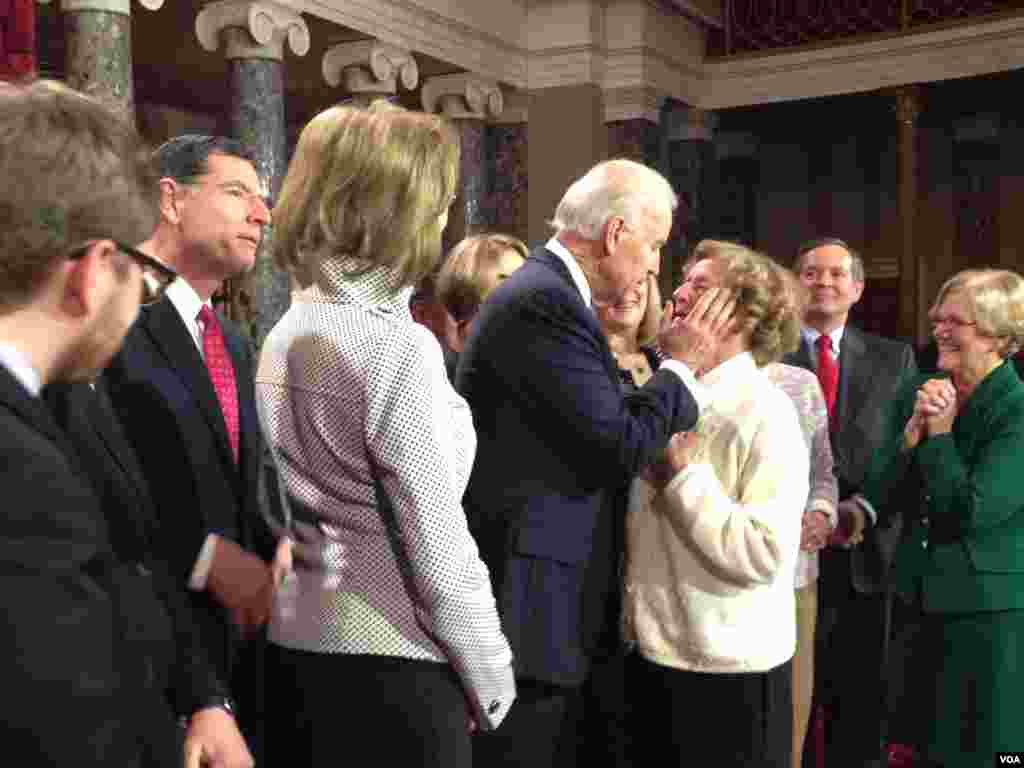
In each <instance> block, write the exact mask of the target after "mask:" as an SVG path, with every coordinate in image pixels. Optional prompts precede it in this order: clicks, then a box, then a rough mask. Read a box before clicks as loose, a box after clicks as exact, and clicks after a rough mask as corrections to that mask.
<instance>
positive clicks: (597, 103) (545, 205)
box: [527, 85, 608, 245]
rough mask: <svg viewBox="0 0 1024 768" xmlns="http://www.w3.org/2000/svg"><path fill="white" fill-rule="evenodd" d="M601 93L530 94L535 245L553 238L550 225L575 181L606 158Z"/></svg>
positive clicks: (530, 214) (579, 88) (586, 88)
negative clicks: (556, 208) (564, 196)
mask: <svg viewBox="0 0 1024 768" xmlns="http://www.w3.org/2000/svg"><path fill="white" fill-rule="evenodd" d="M607 134H608V131H607V129H606V128H605V124H604V105H603V100H602V98H601V90H600V89H599V88H598V87H597V86H594V85H575V86H566V87H562V88H545V89H543V90H540V91H535V92H533V93H531V94H530V123H529V141H530V146H529V151H528V153H527V169H528V172H527V176H528V178H529V180H530V195H529V203H528V206H527V218H528V226H527V231H528V235H529V242H530V245H537V244H540V243H543V242H544V241H545V240H546V239H547V238H548V237H550V234H551V229H550V228H549V227H548V226H547V223H546V222H547V221H548V220H549V219H550V218H551V217H552V216H553V215H554V213H555V206H556V205H558V201H559V200H561V198H562V195H563V194H564V193H565V190H566V189H567V188H568V186H569V185H570V184H572V182H573V181H575V180H576V179H577V178H579V177H580V176H582V175H583V174H584V173H586V172H587V170H588V169H590V168H591V167H592V166H593V165H594V164H595V163H598V162H600V161H601V160H604V159H605V158H606V157H607V141H608V139H607Z"/></svg>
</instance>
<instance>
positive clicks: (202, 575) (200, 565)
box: [188, 533, 217, 592]
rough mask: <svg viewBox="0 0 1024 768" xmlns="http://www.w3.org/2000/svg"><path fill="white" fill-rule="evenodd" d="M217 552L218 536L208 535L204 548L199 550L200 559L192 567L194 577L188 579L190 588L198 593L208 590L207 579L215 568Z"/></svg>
mask: <svg viewBox="0 0 1024 768" xmlns="http://www.w3.org/2000/svg"><path fill="white" fill-rule="evenodd" d="M216 551H217V534H215V533H210V534H207V536H206V540H205V541H204V542H203V546H201V547H200V548H199V557H197V558H196V564H195V565H193V566H192V575H191V576H189V577H188V588H189V589H191V590H194V591H196V592H202V591H203V590H204V589H206V579H207V578H208V577H209V576H210V568H211V567H213V555H214V553H215V552H216Z"/></svg>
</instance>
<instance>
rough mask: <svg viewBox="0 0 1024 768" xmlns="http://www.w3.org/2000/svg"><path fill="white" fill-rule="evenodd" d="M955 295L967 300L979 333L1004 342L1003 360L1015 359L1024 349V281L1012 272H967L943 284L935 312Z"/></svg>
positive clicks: (1001, 270)
mask: <svg viewBox="0 0 1024 768" xmlns="http://www.w3.org/2000/svg"><path fill="white" fill-rule="evenodd" d="M951 293H957V294H961V295H963V296H965V297H966V298H967V300H968V301H969V302H970V304H971V308H972V309H973V311H974V322H976V323H977V324H978V332H979V333H982V334H984V335H986V336H992V337H993V338H995V339H998V340H999V341H1000V342H1002V343H1001V344H1000V349H999V350H998V352H999V356H1000V357H1002V358H1003V359H1004V360H1005V359H1006V358H1008V357H1013V356H1014V355H1015V354H1017V352H1019V351H1020V349H1021V347H1022V346H1024V277H1021V276H1020V275H1019V274H1017V273H1016V272H1011V271H1010V270H1008V269H965V270H964V271H963V272H957V273H956V274H955V275H953V276H952V277H951V278H949V280H947V281H946V282H945V283H943V285H942V287H941V288H940V289H939V295H938V296H936V297H935V303H934V304H933V305H932V312H934V311H935V310H936V309H937V308H938V306H939V305H940V304H942V302H943V301H945V299H946V297H947V296H948V295H949V294H951Z"/></svg>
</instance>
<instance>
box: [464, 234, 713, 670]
mask: <svg viewBox="0 0 1024 768" xmlns="http://www.w3.org/2000/svg"><path fill="white" fill-rule="evenodd" d="M456 385H457V388H458V389H459V391H460V392H461V393H462V395H463V396H464V397H465V398H466V400H467V401H468V402H469V405H470V408H471V409H472V411H473V420H474V423H475V425H476V430H477V438H478V449H477V455H476V461H475V463H474V466H473V474H472V477H471V479H470V483H469V488H468V490H467V494H466V513H467V516H468V518H469V525H470V530H471V531H472V532H473V534H474V536H475V537H476V539H477V543H478V544H479V546H480V550H481V555H482V556H483V558H484V561H485V562H486V563H487V565H488V567H489V568H490V571H491V579H492V583H493V585H494V589H495V592H496V598H497V600H498V606H499V610H500V613H501V617H502V626H503V628H504V631H505V634H506V636H507V637H508V639H509V642H510V643H511V646H512V650H513V653H514V654H515V664H516V671H517V674H518V675H519V676H520V677H525V678H531V679H535V680H540V681H544V682H550V683H556V684H560V685H578V684H579V683H581V682H582V681H583V679H584V678H585V677H586V674H587V671H588V668H589V656H590V652H591V651H592V650H593V646H594V643H595V642H596V639H597V637H598V635H599V634H600V629H601V627H602V625H603V624H604V622H605V619H606V616H605V612H606V611H607V610H608V606H609V603H610V601H609V600H607V599H606V598H607V596H608V595H609V593H610V590H611V589H614V588H615V585H616V580H617V579H618V578H619V573H618V567H617V558H615V557H610V556H609V553H607V552H605V551H603V550H602V549H601V548H599V549H598V550H595V549H594V542H595V541H608V540H611V538H612V537H610V536H608V535H605V534H606V531H604V530H603V528H602V527H603V526H608V525H611V524H612V522H613V521H612V520H610V519H602V518H608V517H609V515H608V514H607V512H606V513H605V514H604V515H603V516H602V514H601V512H602V510H607V509H608V507H607V506H606V505H604V503H603V502H604V496H605V494H606V493H608V492H614V491H615V490H616V489H620V488H622V487H623V486H624V485H625V484H626V483H628V482H629V481H630V480H631V479H632V478H633V477H634V476H635V475H636V474H637V473H638V472H639V471H640V470H641V469H643V468H644V467H645V466H646V465H647V464H649V463H650V462H651V461H653V460H655V459H656V458H658V457H659V456H660V454H661V453H662V451H663V450H664V448H665V445H666V444H667V442H668V439H669V437H670V436H671V435H672V434H673V433H675V432H678V431H682V430H686V429H689V428H691V427H692V426H693V425H694V423H695V422H696V420H697V415H698V411H697V404H696V401H695V400H694V398H693V396H692V395H691V394H690V392H689V391H688V390H687V389H686V387H685V386H684V384H683V383H682V381H681V380H680V379H679V377H678V376H677V375H676V374H674V373H672V372H670V371H667V370H661V371H659V372H658V373H656V374H655V375H654V377H653V378H652V379H651V381H650V382H648V384H647V386H645V387H643V388H642V389H640V390H639V391H638V392H636V393H635V394H630V395H625V396H624V395H623V390H622V385H621V382H620V379H619V372H618V366H617V365H616V363H615V359H614V357H612V354H611V351H610V350H609V348H608V343H607V341H606V340H605V337H604V334H603V333H602V331H601V328H600V326H599V325H598V322H597V318H596V316H595V315H594V313H593V311H592V310H591V309H590V308H589V307H587V306H586V304H584V303H583V299H582V297H581V296H580V293H579V290H578V289H577V288H576V286H575V285H574V284H573V282H572V278H571V277H570V275H569V271H568V269H567V268H566V266H565V265H564V264H563V263H562V262H561V261H560V260H559V258H558V257H557V256H556V255H555V254H553V253H551V252H550V251H548V250H547V249H546V248H538V249H535V250H534V251H533V252H532V253H531V254H530V257H529V258H528V259H527V261H526V264H525V265H524V266H523V267H522V268H520V269H519V270H518V271H516V272H515V274H513V275H512V276H510V277H509V278H508V279H506V280H505V281H504V282H503V283H502V284H501V285H500V286H499V287H498V288H497V289H495V291H494V292H493V293H492V294H491V295H490V296H489V297H488V299H487V301H486V302H485V303H484V305H483V307H482V308H481V310H480V314H479V316H478V317H477V319H476V320H475V321H474V328H473V331H472V333H471V334H470V337H469V339H468V341H467V343H466V347H465V349H464V351H463V353H462V354H461V355H460V357H459V365H458V371H457V375H456Z"/></svg>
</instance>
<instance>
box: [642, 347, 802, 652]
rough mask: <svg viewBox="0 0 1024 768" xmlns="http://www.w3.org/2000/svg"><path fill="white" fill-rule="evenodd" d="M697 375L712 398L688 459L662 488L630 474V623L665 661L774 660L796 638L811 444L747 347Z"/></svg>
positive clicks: (644, 647)
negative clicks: (795, 592)
mask: <svg viewBox="0 0 1024 768" xmlns="http://www.w3.org/2000/svg"><path fill="white" fill-rule="evenodd" d="M702 383H704V384H706V385H707V386H708V389H709V394H710V396H711V401H710V403H711V404H710V406H709V407H708V409H707V411H706V412H705V413H704V414H703V415H702V416H701V419H700V422H699V423H698V425H697V433H698V435H699V443H698V448H697V452H696V455H695V456H694V457H693V461H692V462H691V464H690V465H689V466H688V467H686V468H685V469H684V470H682V471H681V472H679V473H678V474H677V475H676V476H675V477H674V478H673V479H672V481H671V482H670V483H669V484H668V486H667V487H666V488H665V490H664V491H663V492H662V493H656V492H655V490H654V489H653V487H652V486H651V485H650V483H648V482H647V480H646V479H644V478H643V477H641V478H638V479H637V480H636V481H635V482H634V485H633V489H632V493H631V497H630V505H629V513H628V517H627V521H626V525H627V540H626V547H627V564H626V590H625V592H626V594H625V615H624V623H625V627H624V631H625V634H626V639H627V640H632V641H635V642H636V644H637V648H638V650H639V652H640V653H641V654H642V655H643V656H644V657H645V658H647V659H649V660H650V661H653V662H655V663H657V664H662V665H664V666H668V667H675V668H679V669H688V670H693V671H699V672H762V671H767V670H769V669H772V668H774V667H777V666H778V665H779V664H782V663H784V662H785V661H787V660H788V659H790V658H791V657H792V655H793V651H794V648H795V645H796V616H795V605H794V597H793V577H794V572H795V567H796V560H797V554H798V550H799V544H800V513H799V511H800V510H802V509H803V507H804V505H805V503H806V501H807V494H808V475H809V466H808V455H807V446H806V443H805V441H804V438H803V434H802V432H801V430H800V423H799V420H798V417H797V413H796V410H795V408H794V407H793V403H792V401H791V400H790V398H789V397H787V396H786V394H785V393H783V392H782V391H781V390H780V389H778V388H777V387H776V386H775V385H774V384H772V383H771V381H769V379H768V377H767V376H766V375H765V374H764V373H763V372H762V371H760V370H758V369H757V367H756V365H755V364H754V360H753V358H752V357H751V356H750V354H749V353H743V354H740V355H737V356H736V357H733V358H731V359H730V360H727V361H726V362H724V363H722V364H721V365H719V366H718V367H717V368H715V369H714V370H713V371H711V372H710V373H708V374H707V375H706V376H705V377H704V378H703V379H702Z"/></svg>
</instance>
